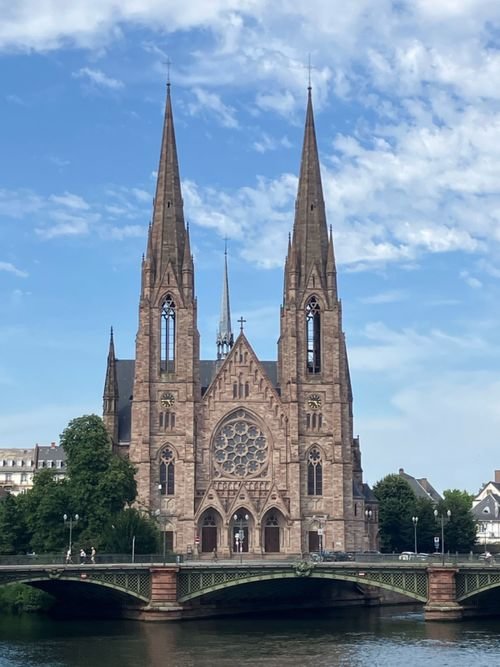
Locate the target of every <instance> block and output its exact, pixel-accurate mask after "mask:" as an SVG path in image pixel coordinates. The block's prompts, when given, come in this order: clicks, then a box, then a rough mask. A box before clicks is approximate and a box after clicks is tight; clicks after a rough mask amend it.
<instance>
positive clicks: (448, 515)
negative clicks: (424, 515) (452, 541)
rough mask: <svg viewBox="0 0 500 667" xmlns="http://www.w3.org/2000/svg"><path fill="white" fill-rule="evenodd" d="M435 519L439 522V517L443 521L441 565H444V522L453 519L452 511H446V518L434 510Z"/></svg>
mask: <svg viewBox="0 0 500 667" xmlns="http://www.w3.org/2000/svg"><path fill="white" fill-rule="evenodd" d="M434 517H435V519H436V520H437V518H438V517H439V519H440V521H441V563H442V564H443V565H444V520H445V518H446V520H447V521H449V520H450V518H451V511H450V510H447V511H446V517H445V515H444V514H439V512H438V511H437V510H434Z"/></svg>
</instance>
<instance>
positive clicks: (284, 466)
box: [103, 85, 378, 557]
mask: <svg viewBox="0 0 500 667" xmlns="http://www.w3.org/2000/svg"><path fill="white" fill-rule="evenodd" d="M141 276H142V281H141V295H140V302H139V326H138V332H137V337H136V356H135V360H122V359H117V358H116V356H115V349H114V341H113V334H111V341H110V347H109V354H108V364H107V372H106V381H105V389H104V409H103V418H104V422H105V425H106V428H107V430H108V432H109V435H110V438H111V440H112V443H113V447H114V449H115V451H118V452H120V453H122V454H123V455H126V456H128V457H129V458H130V461H131V462H132V463H133V464H134V466H135V467H136V470H137V473H136V477H137V485H138V506H139V507H142V508H144V509H145V510H147V511H148V512H150V513H152V514H154V515H155V516H157V517H158V519H159V521H160V524H161V527H162V530H163V531H164V532H165V535H164V537H165V539H166V543H167V545H168V548H169V549H172V550H174V551H176V552H183V553H186V552H187V553H190V552H198V553H200V554H201V555H203V554H212V553H214V551H215V552H216V553H217V554H218V555H219V556H222V557H224V556H226V557H229V556H232V555H234V554H249V555H250V554H252V555H258V556H259V557H262V556H264V557H266V556H267V555H269V556H270V557H276V556H277V554H284V555H287V554H300V553H303V552H308V551H317V550H321V549H328V550H334V551H362V550H367V549H374V548H376V543H377V532H378V530H377V519H378V505H377V502H376V499H375V497H374V496H373V493H372V492H371V490H370V489H369V487H368V485H367V484H365V483H364V482H363V473H362V468H361V454H360V448H359V440H358V438H355V437H354V435H353V414H352V391H351V383H350V377H349V367H348V359H347V350H346V342H345V338H344V333H343V331H342V311H341V304H340V301H339V298H338V294H337V282H336V266H335V257H334V248H333V240H332V232H331V229H330V231H329V230H328V228H327V221H326V214H325V204H324V200H323V191H322V184H321V174H320V163H319V157H318V148H317V142H316V133H315V127H314V116H313V107H312V99H311V90H310V89H309V90H308V100H307V112H306V122H305V133H304V144H303V149H302V158H301V165H300V177H299V186H298V193H297V199H296V204H295V221H294V223H293V231H292V234H291V235H290V238H289V244H288V253H287V257H286V260H285V268H284V289H283V301H282V305H281V309H280V311H279V313H278V312H277V314H276V316H277V317H280V336H279V340H278V346H277V347H278V349H277V361H262V360H260V359H258V358H257V356H256V354H255V352H254V351H253V349H252V346H251V343H250V341H249V340H247V338H246V336H245V332H244V330H243V321H242V322H241V331H240V332H239V335H238V336H237V337H236V339H234V336H233V333H232V330H231V316H230V309H229V287H228V274H227V257H226V262H225V267H224V280H223V295H222V306H221V317H220V326H219V333H218V336H217V341H216V343H217V355H216V356H217V358H215V359H213V360H200V351H199V350H200V344H199V334H198V329H197V303H196V295H195V268H194V262H193V257H192V255H191V250H190V240H189V229H188V227H187V226H186V224H185V221H184V212H183V200H182V193H181V182H180V175H179V164H178V156H177V147H176V141H175V132H174V122H173V114H172V101H171V92H170V85H168V86H167V101H166V109H165V119H164V126H163V136H162V144H161V153H160V163H159V169H158V177H157V186H156V196H155V199H154V210H153V219H152V223H151V225H150V228H149V233H148V241H147V251H146V254H145V256H144V257H143V260H142V267H141ZM214 356H215V355H214ZM247 557H248V556H247Z"/></svg>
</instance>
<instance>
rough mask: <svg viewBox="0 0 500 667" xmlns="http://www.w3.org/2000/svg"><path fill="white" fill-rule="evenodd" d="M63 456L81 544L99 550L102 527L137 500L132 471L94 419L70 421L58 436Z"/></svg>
mask: <svg viewBox="0 0 500 667" xmlns="http://www.w3.org/2000/svg"><path fill="white" fill-rule="evenodd" d="M61 445H62V447H63V448H64V451H65V452H66V465H67V471H68V486H69V495H70V506H71V508H72V510H73V512H76V513H77V514H78V515H79V516H80V521H79V530H80V531H81V532H80V540H81V541H82V542H84V543H85V542H86V543H90V542H92V543H94V544H95V546H96V547H100V546H101V544H103V543H104V541H105V539H106V538H105V536H104V535H103V527H104V526H107V525H108V523H109V518H110V517H111V516H114V515H116V514H117V512H119V511H121V510H122V509H123V508H124V507H125V506H126V505H127V504H128V503H131V502H133V500H134V499H135V496H136V492H137V490H136V483H135V479H134V468H133V466H132V465H131V464H130V462H129V461H128V460H126V459H123V458H121V457H119V456H116V455H115V454H113V452H112V450H111V446H110V442H109V438H108V434H107V431H106V429H105V427H104V424H103V421H102V419H101V418H100V417H98V416H97V415H85V416H83V417H78V418H77V419H73V420H72V421H71V422H70V423H69V424H68V427H67V428H66V429H65V430H64V432H63V433H62V435H61Z"/></svg>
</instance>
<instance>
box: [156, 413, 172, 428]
mask: <svg viewBox="0 0 500 667" xmlns="http://www.w3.org/2000/svg"><path fill="white" fill-rule="evenodd" d="M159 421H160V428H162V429H163V430H165V431H169V430H172V429H174V428H175V412H160V417H159Z"/></svg>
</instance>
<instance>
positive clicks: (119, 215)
mask: <svg viewBox="0 0 500 667" xmlns="http://www.w3.org/2000/svg"><path fill="white" fill-rule="evenodd" d="M146 201H147V202H148V205H147V206H146V207H145V208H144V203H145V202H146ZM150 201H151V195H150V194H149V193H147V192H146V191H145V190H142V189H141V188H136V187H134V188H125V187H116V188H114V189H113V188H109V189H108V190H107V191H106V192H105V193H104V198H103V197H101V198H100V201H97V202H93V203H89V202H88V201H86V200H85V199H84V198H83V197H81V196H80V195H78V194H75V193H71V192H64V193H62V194H53V195H49V196H47V197H42V196H39V195H37V194H35V193H34V192H31V191H26V190H18V191H9V190H0V215H3V216H4V217H5V218H7V219H8V218H15V219H24V220H26V222H27V223H28V224H32V225H33V228H34V231H35V233H36V235H37V236H38V237H39V238H40V239H43V240H45V241H50V240H52V239H56V238H61V237H78V236H87V235H89V234H95V235H97V236H98V237H100V238H102V239H105V240H115V241H120V240H124V239H127V238H135V237H140V236H143V235H144V234H145V231H146V226H145V225H144V224H139V223H134V224H123V225H118V224H116V222H115V220H116V219H120V222H121V221H122V220H127V221H134V220H135V221H140V222H141V223H142V222H143V220H147V219H148V216H149V214H150V204H149V203H150ZM33 213H36V218H35V222H34V223H33ZM0 270H4V271H10V272H12V273H15V272H16V271H17V272H18V273H17V275H27V274H24V272H21V271H19V270H18V269H16V268H15V267H13V265H12V264H9V263H6V262H0Z"/></svg>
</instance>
